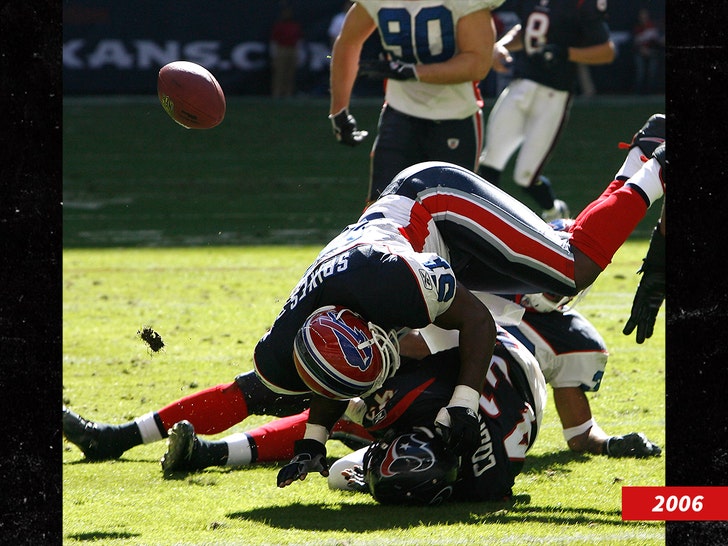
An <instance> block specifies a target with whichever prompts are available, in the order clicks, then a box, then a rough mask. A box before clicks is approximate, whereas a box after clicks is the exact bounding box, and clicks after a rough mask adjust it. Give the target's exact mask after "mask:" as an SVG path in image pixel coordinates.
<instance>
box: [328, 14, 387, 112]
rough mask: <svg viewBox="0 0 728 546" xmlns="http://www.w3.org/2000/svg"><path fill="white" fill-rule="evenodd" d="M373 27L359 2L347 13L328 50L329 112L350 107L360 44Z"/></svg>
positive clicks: (373, 23)
mask: <svg viewBox="0 0 728 546" xmlns="http://www.w3.org/2000/svg"><path fill="white" fill-rule="evenodd" d="M376 28H377V27H376V23H375V22H374V20H373V19H372V18H371V17H370V16H369V14H368V13H367V11H366V9H364V8H363V7H361V6H360V5H358V4H354V6H353V7H352V8H351V9H350V10H349V12H348V13H347V14H346V19H344V24H343V26H342V27H341V32H340V33H339V36H338V37H337V38H336V40H335V41H334V46H333V48H332V50H331V75H330V84H331V106H330V110H329V113H330V114H331V115H335V114H337V113H339V112H341V110H342V109H344V108H348V107H349V101H350V99H351V90H352V89H353V88H354V82H355V81H356V77H357V72H358V70H359V56H360V54H361V50H362V47H363V46H364V42H366V40H367V38H369V36H370V35H371V33H372V32H374V30H375V29H376Z"/></svg>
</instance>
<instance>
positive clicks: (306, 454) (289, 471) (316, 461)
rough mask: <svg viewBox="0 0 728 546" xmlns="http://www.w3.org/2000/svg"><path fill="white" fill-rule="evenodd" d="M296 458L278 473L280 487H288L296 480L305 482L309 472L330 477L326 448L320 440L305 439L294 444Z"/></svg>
mask: <svg viewBox="0 0 728 546" xmlns="http://www.w3.org/2000/svg"><path fill="white" fill-rule="evenodd" d="M293 453H294V455H295V456H294V457H293V459H291V462H290V463H288V464H287V465H286V466H284V467H283V468H281V469H280V471H279V472H278V487H286V486H287V485H290V484H291V483H293V482H294V481H296V480H305V479H306V476H307V475H308V473H309V472H318V473H319V474H321V475H322V476H328V475H329V465H328V462H327V461H326V446H325V445H324V444H322V443H321V442H319V441H318V440H313V439H311V438H304V439H303V440H296V441H295V442H294V444H293Z"/></svg>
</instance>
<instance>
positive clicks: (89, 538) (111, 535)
mask: <svg viewBox="0 0 728 546" xmlns="http://www.w3.org/2000/svg"><path fill="white" fill-rule="evenodd" d="M138 536H140V534H139V533H126V532H108V531H95V532H93V531H92V532H89V533H75V534H72V535H68V538H72V539H74V540H81V541H85V542H101V543H102V544H103V541H104V540H123V539H127V538H134V537H138Z"/></svg>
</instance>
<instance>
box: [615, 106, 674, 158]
mask: <svg viewBox="0 0 728 546" xmlns="http://www.w3.org/2000/svg"><path fill="white" fill-rule="evenodd" d="M663 142H665V114H653V115H652V116H650V117H649V119H648V120H647V121H646V122H645V124H644V125H643V126H642V128H641V129H640V130H639V131H637V132H636V133H635V134H634V136H633V137H632V141H631V142H630V143H629V144H627V143H625V142H620V143H619V146H620V148H628V149H630V150H631V149H632V148H634V147H635V146H639V148H640V150H641V151H642V154H643V155H644V156H645V157H648V158H649V157H651V156H652V153H653V152H654V151H655V149H656V148H657V147H658V146H659V145H660V144H662V143H663Z"/></svg>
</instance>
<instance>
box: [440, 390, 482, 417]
mask: <svg viewBox="0 0 728 546" xmlns="http://www.w3.org/2000/svg"><path fill="white" fill-rule="evenodd" d="M479 402H480V393H479V392H478V391H476V390H475V389H474V388H472V387H468V386H467V385H457V386H456V387H455V389H454V390H453V391H452V398H450V403H449V404H448V405H447V407H452V406H457V407H461V408H470V409H471V410H473V411H474V412H475V413H477V412H478V405H479Z"/></svg>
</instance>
